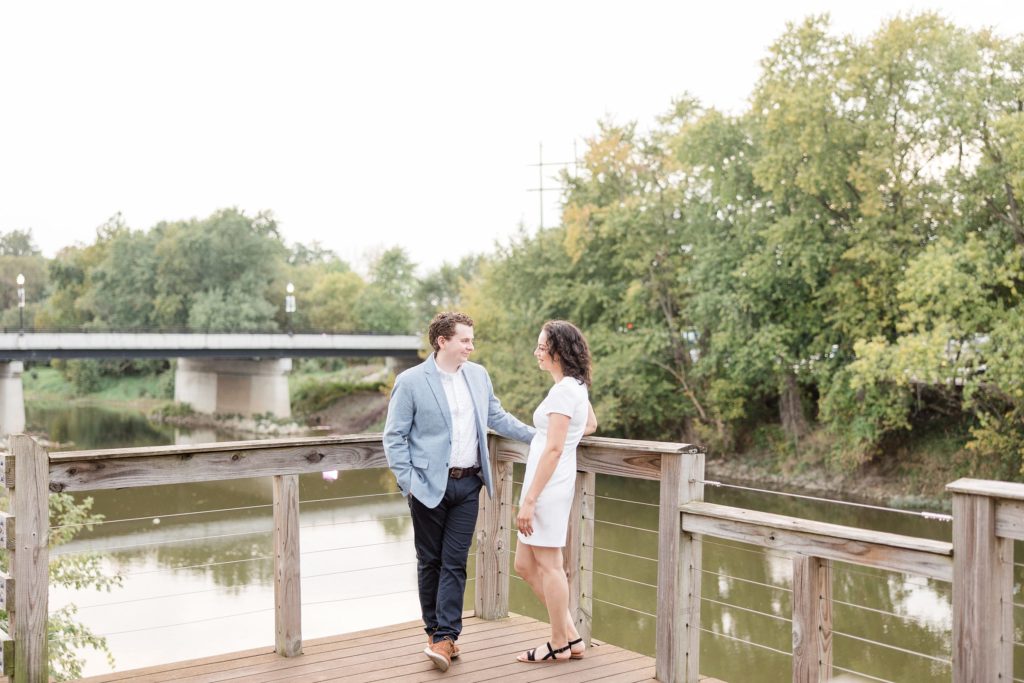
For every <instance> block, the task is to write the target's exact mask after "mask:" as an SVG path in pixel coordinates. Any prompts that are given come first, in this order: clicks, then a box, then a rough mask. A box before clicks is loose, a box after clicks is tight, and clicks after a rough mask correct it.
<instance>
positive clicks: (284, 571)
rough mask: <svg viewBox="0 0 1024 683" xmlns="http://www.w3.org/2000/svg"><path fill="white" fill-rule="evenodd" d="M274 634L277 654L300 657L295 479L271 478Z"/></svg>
mask: <svg viewBox="0 0 1024 683" xmlns="http://www.w3.org/2000/svg"><path fill="white" fill-rule="evenodd" d="M273 486H274V630H275V638H274V640H275V644H276V649H277V654H279V655H281V656H283V657H296V656H298V655H300V654H302V592H301V571H300V565H299V477H298V475H294V474H290V475H284V476H275V477H274V484H273Z"/></svg>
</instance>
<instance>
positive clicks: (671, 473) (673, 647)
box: [655, 449, 704, 683]
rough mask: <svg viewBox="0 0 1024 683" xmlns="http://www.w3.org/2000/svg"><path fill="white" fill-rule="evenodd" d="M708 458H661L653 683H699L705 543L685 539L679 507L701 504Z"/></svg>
mask: <svg viewBox="0 0 1024 683" xmlns="http://www.w3.org/2000/svg"><path fill="white" fill-rule="evenodd" d="M703 479H704V454H703V453H701V452H700V451H698V450H697V449H694V450H693V451H692V452H690V453H680V454H674V453H673V454H665V455H662V456H661V500H660V510H659V512H658V625H657V633H656V635H655V643H656V644H655V678H657V679H658V680H659V681H661V682H662V683H683V682H684V681H685V683H697V681H698V680H699V678H700V672H699V667H700V581H701V574H700V569H701V541H700V538H699V537H698V536H696V535H693V534H688V533H683V531H682V528H681V519H680V512H679V506H680V505H681V504H682V503H688V502H691V501H696V500H703V498H704V485H703V484H702V483H699V482H701V481H703Z"/></svg>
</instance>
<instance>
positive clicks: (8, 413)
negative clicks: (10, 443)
mask: <svg viewBox="0 0 1024 683" xmlns="http://www.w3.org/2000/svg"><path fill="white" fill-rule="evenodd" d="M24 369H25V366H24V364H23V363H22V362H21V361H20V360H12V361H6V362H0V435H6V434H19V433H21V432H23V431H25V392H24V389H23V388H22V386H21V373H22V372H23V371H24Z"/></svg>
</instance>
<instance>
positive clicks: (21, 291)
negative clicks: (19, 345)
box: [17, 273, 25, 334]
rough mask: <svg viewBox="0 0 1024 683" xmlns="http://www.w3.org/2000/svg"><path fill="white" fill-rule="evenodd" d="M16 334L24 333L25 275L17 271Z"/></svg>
mask: <svg viewBox="0 0 1024 683" xmlns="http://www.w3.org/2000/svg"><path fill="white" fill-rule="evenodd" d="M17 283H18V334H24V333H25V276H24V275H22V274H21V273H18V279H17Z"/></svg>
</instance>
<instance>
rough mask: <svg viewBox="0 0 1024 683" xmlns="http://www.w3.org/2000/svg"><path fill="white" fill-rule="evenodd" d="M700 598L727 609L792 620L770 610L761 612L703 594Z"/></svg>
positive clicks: (787, 621) (788, 621)
mask: <svg viewBox="0 0 1024 683" xmlns="http://www.w3.org/2000/svg"><path fill="white" fill-rule="evenodd" d="M700 599H701V601H702V602H712V603H714V604H716V605H721V606H722V607H728V608H729V609H738V610H740V611H741V612H749V613H750V614H756V615H758V616H761V617H770V618H772V619H778V620H779V621H785V622H786V623H789V624H792V623H793V620H792V619H790V618H789V617H784V616H781V615H779V614H771V613H770V612H762V611H760V610H756V609H750V608H749V607H740V606H739V605H734V604H732V603H731V602H722V601H721V600H715V599H713V598H706V597H704V596H703V595H702V596H700Z"/></svg>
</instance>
